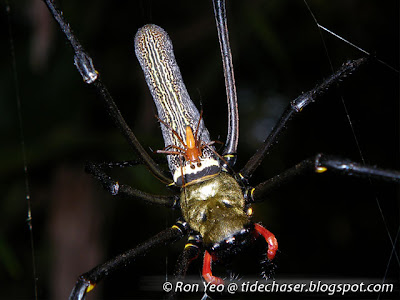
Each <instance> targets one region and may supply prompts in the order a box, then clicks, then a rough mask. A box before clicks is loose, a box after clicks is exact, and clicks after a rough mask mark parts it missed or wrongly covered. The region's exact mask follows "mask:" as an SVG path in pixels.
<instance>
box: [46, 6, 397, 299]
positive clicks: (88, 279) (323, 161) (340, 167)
mask: <svg viewBox="0 0 400 300" xmlns="http://www.w3.org/2000/svg"><path fill="white" fill-rule="evenodd" d="M48 3H49V4H50V3H51V1H48ZM218 7H219V5H217V14H216V15H217V16H218V15H219V13H218V11H219V10H218ZM220 14H221V15H220V18H219V19H218V17H217V24H219V23H221V22H225V19H226V18H225V17H224V16H223V13H222V12H221V13H220ZM53 15H55V16H56V15H57V12H56V11H53ZM64 28H65V27H64ZM223 28H224V25H222V26H219V27H218V30H219V33H220V34H224V33H225V31H224V30H223ZM67 37H68V38H72V37H73V36H72V35H71V34H69V33H67ZM222 45H223V46H225V47H229V45H228V44H227V43H226V42H223V43H222ZM222 51H225V53H228V52H229V50H228V48H227V49H226V50H222ZM76 57H77V59H76V65H77V66H79V67H80V71H81V74H82V75H83V76H86V79H85V81H86V82H87V83H90V84H93V85H94V86H96V88H97V89H98V91H99V93H100V94H102V96H104V97H105V100H106V102H107V104H108V105H109V109H110V114H111V115H112V117H113V118H114V120H115V122H116V123H117V125H118V126H119V127H120V129H121V130H122V132H123V133H124V135H125V137H126V138H127V139H128V141H129V143H130V144H131V146H132V147H133V149H134V150H135V151H136V152H137V153H138V155H139V157H140V158H141V159H142V160H143V162H144V163H145V164H146V165H147V166H148V167H149V168H150V169H151V170H152V172H153V174H155V176H156V177H158V178H159V179H161V180H162V181H163V182H165V183H167V184H171V183H172V182H171V180H170V179H169V178H168V177H167V176H166V175H165V174H164V172H163V171H162V170H160V169H159V168H158V166H157V165H156V164H155V163H154V161H153V160H152V159H151V158H149V157H148V156H147V155H146V154H145V151H144V150H143V149H142V148H141V146H140V144H139V143H138V141H137V140H136V139H135V138H134V136H133V135H132V133H131V132H130V130H129V129H128V128H127V127H126V125H125V123H124V121H123V120H122V119H121V118H122V117H121V116H120V114H119V111H118V109H117V108H116V106H115V104H114V102H112V99H111V98H110V97H109V95H108V92H106V90H105V89H104V86H103V84H102V83H101V82H100V81H99V79H98V77H97V73H96V72H94V71H93V70H94V68H93V69H91V68H92V66H90V60H89V58H88V57H87V56H86V53H85V52H83V50H82V49H79V47H78V48H77V49H76ZM363 62H364V61H363V60H358V61H354V62H350V63H348V64H346V65H344V67H343V68H342V69H341V70H340V71H338V72H337V73H336V74H335V75H336V77H335V76H333V77H331V78H330V79H328V80H327V81H325V82H324V84H326V87H329V86H330V85H331V83H329V80H332V82H334V83H336V82H337V81H338V80H339V79H341V78H343V77H345V76H346V75H347V74H349V73H350V72H352V71H354V70H356V69H357V68H358V67H359V65H360V64H362V63H363ZM229 68H231V66H230V64H229V62H227V63H226V66H225V70H227V69H229ZM228 74H229V72H228ZM228 77H229V76H228ZM228 83H229V84H231V87H233V86H234V82H233V81H231V80H228ZM229 84H228V86H229ZM326 87H317V88H316V89H314V90H313V91H312V96H310V94H308V95H307V94H305V95H303V96H302V97H301V98H299V99H297V100H295V102H293V105H292V108H290V109H288V110H287V111H286V112H285V113H284V115H283V118H282V119H281V120H280V121H279V123H278V125H277V126H276V127H275V130H274V131H273V132H272V134H271V135H270V137H269V139H267V143H265V144H264V145H263V146H262V147H261V148H260V150H259V151H258V154H256V155H255V156H253V157H252V158H251V159H250V161H249V162H248V163H247V164H246V165H245V166H244V167H243V168H242V170H241V171H240V172H238V173H234V172H233V171H232V169H233V167H234V165H235V160H236V146H237V140H238V134H237V132H236V128H237V124H236V123H235V122H236V121H237V120H238V117H237V115H235V109H234V108H231V109H230V121H231V122H230V123H229V133H228V138H227V142H226V146H225V148H224V150H223V152H222V154H221V157H219V156H217V155H215V153H214V151H212V150H211V149H208V147H205V149H204V150H210V152H212V154H209V157H213V158H214V159H215V160H217V161H218V165H219V167H220V169H219V170H218V172H217V173H218V174H219V173H221V174H225V173H228V174H230V176H232V178H234V179H235V181H237V182H238V183H239V187H240V188H241V190H242V192H241V193H242V197H243V199H244V201H245V202H246V205H242V206H241V208H242V210H243V211H244V212H245V209H247V208H248V206H247V204H251V203H252V202H256V201H258V200H261V199H264V197H265V195H266V194H267V193H268V192H270V191H271V190H273V189H274V188H275V187H277V186H278V185H280V184H282V183H283V182H284V181H286V180H287V179H289V178H292V177H294V176H296V175H299V174H302V172H303V171H305V170H306V169H314V170H315V171H317V172H318V173H323V172H326V171H327V170H337V171H339V172H344V173H345V174H349V173H354V174H353V175H360V176H365V175H366V176H371V177H378V178H383V177H386V178H388V179H389V180H397V181H398V178H399V174H398V173H397V172H394V171H385V170H378V169H376V168H372V167H365V166H363V165H359V164H354V163H352V162H350V161H347V160H344V159H337V158H333V157H329V156H324V155H316V156H314V157H312V158H311V159H309V160H305V161H303V162H302V163H300V164H299V165H298V166H297V167H296V168H294V169H290V170H289V171H287V172H284V173H282V175H281V176H280V177H274V178H272V179H271V180H268V181H266V182H264V183H262V184H259V185H256V186H255V188H252V187H250V186H249V185H248V182H247V181H248V179H249V178H250V176H251V174H252V173H253V172H254V170H255V168H256V167H257V166H258V164H259V163H260V162H261V160H262V159H263V156H264V154H266V152H267V151H268V150H269V149H270V146H271V145H273V144H274V142H275V138H276V137H275V136H274V134H279V133H281V132H282V130H283V129H284V127H285V126H284V125H286V124H287V122H288V120H289V119H290V117H291V115H292V114H294V113H295V112H300V111H301V110H302V108H303V107H305V106H306V105H308V104H309V103H310V102H311V101H312V97H314V96H316V95H317V94H318V93H321V94H322V93H323V92H324V91H325V89H326ZM227 90H228V92H229V93H230V94H231V95H232V96H231V97H229V96H228V99H229V100H228V103H229V104H230V106H231V107H235V105H236V103H235V101H236V100H235V95H234V94H235V91H234V90H233V89H232V88H227ZM188 106H190V104H188ZM172 109H173V108H172ZM160 118H161V119H162V120H163V118H162V117H160ZM177 118H179V117H177ZM192 118H193V120H191V119H190V118H189V119H190V120H191V121H189V124H190V125H191V127H193V128H192V129H196V131H197V128H195V126H193V125H194V124H197V122H198V120H199V117H198V116H197V119H196V117H192ZM163 122H167V121H165V119H164V120H163ZM172 123H173V122H171V124H172ZM168 124H170V123H169V122H168ZM166 127H167V126H166ZM171 127H173V125H171ZM162 130H163V133H164V135H167V136H168V135H169V134H170V132H171V130H169V128H164V127H162ZM174 130H175V131H179V130H178V129H177V128H174ZM205 130H206V129H205V127H204V125H202V127H201V129H200V132H201V133H202V134H204V132H205ZM185 138H187V136H185V135H184V134H181V139H185ZM204 139H206V138H204V136H203V135H202V136H201V141H203V142H205V143H206V144H209V143H210V141H209V140H208V141H207V140H204ZM166 146H167V147H168V146H170V147H172V146H176V147H179V146H177V142H176V141H175V142H174V143H171V142H170V141H168V142H167V141H166ZM180 148H181V149H182V147H180ZM181 149H179V151H181ZM171 154H173V155H175V157H173V156H172V157H171V156H169V158H168V159H169V166H170V169H171V171H172V172H175V171H177V172H178V174H179V172H181V173H183V174H184V179H183V180H181V183H180V184H179V181H178V180H175V182H176V183H177V185H178V186H179V185H182V182H183V185H184V187H183V188H182V196H181V197H180V202H181V206H182V202H184V201H186V200H183V199H187V198H185V197H187V196H186V195H185V194H188V193H191V192H192V191H191V189H192V187H193V186H195V184H197V182H203V179H204V178H203V175H204V174H202V175H201V176H199V177H196V180H195V181H196V183H193V185H191V184H189V183H191V179H190V178H186V175H187V174H188V173H189V169H188V170H184V171H183V170H182V169H183V167H184V165H185V163H186V159H183V160H182V157H181V156H182V155H179V154H177V153H171ZM200 156H201V157H203V156H204V158H205V155H204V153H202V155H200ZM178 158H179V159H178ZM211 166H212V167H213V168H215V167H216V164H211ZM190 168H191V167H190ZM88 171H89V173H92V174H93V175H94V176H95V177H96V178H98V179H99V180H100V181H101V182H102V184H103V185H104V187H105V188H106V189H107V190H109V191H110V192H111V193H113V194H126V195H130V196H132V197H135V198H142V199H143V200H146V201H150V202H156V203H158V204H162V205H165V206H171V207H172V206H174V207H176V205H177V203H178V202H179V199H178V198H176V197H164V196H159V197H156V196H151V195H149V194H146V193H142V192H140V191H138V190H135V189H132V188H130V187H128V186H125V185H121V184H117V183H116V181H114V180H112V179H111V178H110V177H108V175H106V174H105V173H104V172H103V170H102V168H101V166H99V165H96V164H91V165H89V166H88ZM202 171H203V169H202ZM213 175H216V171H215V170H211V171H210V172H209V173H207V176H210V177H213ZM176 178H179V175H177V176H176ZM207 178H209V177H207ZM210 180H211V179H210ZM206 181H208V180H205V179H204V182H206ZM228 206H229V205H227V207H228ZM246 211H247V210H246ZM199 216H200V217H201V219H204V220H207V219H209V216H207V215H205V216H204V214H202V213H200V214H199ZM188 219H189V220H188ZM187 221H189V222H187ZM187 223H190V218H189V217H186V218H185V220H184V221H183V223H179V224H177V225H174V226H173V227H172V228H171V229H168V230H167V231H165V232H164V233H163V234H162V235H161V236H160V235H158V236H156V237H155V238H153V239H151V240H149V241H148V242H145V243H144V244H143V246H142V248H135V250H134V251H133V252H129V254H128V255H131V256H132V258H133V257H136V256H137V255H139V254H142V252H143V251H144V252H147V250H148V249H149V248H151V247H153V246H155V245H157V244H160V243H161V244H163V243H165V242H166V241H169V240H170V239H171V240H173V239H176V238H178V237H180V236H181V235H186V234H189V232H191V228H190V224H187ZM248 224H249V226H250V227H247V225H248ZM251 224H252V223H250V222H249V223H246V224H244V223H243V224H242V225H243V226H242V227H243V229H245V233H246V234H247V233H248V234H249V235H250V236H251V235H252V234H253V235H255V236H256V235H257V233H258V234H262V233H265V232H263V231H262V230H261V229H260V228H259V227H258V225H257V224H256V225H251ZM244 225H246V226H244ZM191 227H193V225H192V226H191ZM228 227H229V225H228ZM238 231H239V230H237V229H235V232H238ZM265 235H266V240H268V239H271V238H272V236H270V235H268V234H267V233H266V234H265ZM208 237H209V236H208V235H207V234H203V236H202V237H199V236H198V235H197V234H194V233H193V235H192V241H191V242H190V245H192V246H189V247H186V248H185V249H187V250H185V252H184V253H185V254H184V255H183V256H182V258H183V259H184V260H185V259H186V260H187V261H186V262H187V263H183V264H180V266H181V267H180V268H178V270H177V272H176V275H177V276H178V277H179V276H183V275H184V273H185V272H186V267H187V265H188V262H189V260H190V256H196V255H197V252H198V251H199V249H200V248H202V246H203V245H202V241H201V238H203V239H204V238H206V239H207V238H208ZM232 237H234V238H235V239H236V240H239V241H240V238H239V237H238V236H237V235H236V234H233V233H228V234H227V235H226V236H225V237H224V238H223V239H222V240H221V239H220V240H219V241H218V242H216V243H213V244H212V245H211V244H209V243H208V244H207V243H204V246H206V247H208V251H209V253H210V255H206V260H209V259H210V256H211V255H214V259H222V258H224V257H225V256H226V255H227V254H225V251H222V254H218V253H217V252H218V251H217V250H216V249H215V248H214V249H211V248H213V247H214V245H216V246H220V245H221V244H222V241H224V240H226V241H229V242H228V243H227V244H229V246H232V247H236V246H237V245H235V244H234V243H232ZM251 238H253V236H252V237H251ZM244 241H245V242H246V244H247V243H248V241H247V240H246V239H244ZM208 242H209V241H208ZM275 246H276V245H275V242H274V241H270V249H271V248H272V249H273V248H274V247H275ZM275 250H276V249H275ZM191 252H195V253H191ZM226 252H234V250H233V249H230V248H229V249H228V250H226ZM270 258H273V255H271V256H270ZM120 259H121V257H119V259H118V258H117V260H114V261H112V263H111V264H108V265H103V266H101V267H100V268H97V269H95V270H94V271H91V272H88V273H87V274H85V275H84V276H83V277H82V278H81V279H80V281H79V282H78V284H77V286H76V288H75V290H74V291H73V293H72V295H71V296H72V298H79V297H82V296H84V294H85V293H86V291H87V289H90V288H91V287H92V286H93V285H94V284H95V283H97V281H98V280H100V279H101V278H102V277H104V275H105V274H106V273H107V274H108V273H109V272H111V271H112V270H114V269H118V268H119V267H120V264H121V263H122V264H125V262H126V261H125V258H123V260H120ZM206 267H207V266H206ZM204 273H205V278H206V280H207V276H208V277H210V276H212V275H211V271H210V270H209V268H208V267H207V268H205V270H204ZM208 280H210V279H208ZM212 280H213V279H211V281H212ZM216 281H217V282H219V281H218V280H216Z"/></svg>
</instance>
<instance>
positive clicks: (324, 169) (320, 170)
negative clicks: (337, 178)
mask: <svg viewBox="0 0 400 300" xmlns="http://www.w3.org/2000/svg"><path fill="white" fill-rule="evenodd" d="M327 170H328V169H327V168H326V167H317V169H316V170H315V172H317V173H324V172H325V171H327Z"/></svg>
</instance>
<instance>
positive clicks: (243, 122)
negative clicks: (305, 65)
mask: <svg viewBox="0 0 400 300" xmlns="http://www.w3.org/2000/svg"><path fill="white" fill-rule="evenodd" d="M177 56H178V55H177ZM103 75H104V74H103ZM318 77H320V76H318ZM221 102H224V101H221ZM242 123H244V122H242ZM242 137H243V135H242ZM327 152H328V151H327ZM303 158H304V156H303ZM297 161H299V160H296V161H293V162H294V163H295V162H297ZM289 165H290V164H289Z"/></svg>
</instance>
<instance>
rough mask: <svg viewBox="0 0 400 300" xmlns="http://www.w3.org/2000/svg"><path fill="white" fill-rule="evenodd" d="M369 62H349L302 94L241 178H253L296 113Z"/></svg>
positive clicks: (279, 122) (364, 59) (249, 162)
mask: <svg viewBox="0 0 400 300" xmlns="http://www.w3.org/2000/svg"><path fill="white" fill-rule="evenodd" d="M366 61H367V59H366V58H360V59H357V60H352V61H347V62H346V63H344V64H343V65H342V66H341V68H340V69H339V70H338V71H336V72H335V73H334V74H332V75H331V76H330V77H328V78H327V79H326V80H324V81H323V82H322V83H321V84H318V85H317V86H316V87H314V88H313V89H312V90H310V91H308V92H307V93H304V94H302V95H301V96H299V97H297V98H296V99H295V100H293V101H292V102H290V104H289V105H288V107H287V108H286V109H285V111H284V112H283V114H282V115H281V117H280V119H279V121H278V122H277V124H276V125H275V127H274V128H273V129H272V131H271V133H270V134H269V135H268V137H267V138H266V139H265V141H264V143H263V144H262V145H261V147H260V148H258V150H257V152H256V153H255V154H254V155H253V156H252V157H251V158H250V159H249V161H248V162H247V163H246V165H245V166H244V167H243V168H242V170H241V171H240V174H241V176H243V178H244V179H248V178H250V177H251V175H252V174H253V172H254V171H255V170H256V168H257V167H258V166H259V165H260V163H261V162H262V160H263V159H264V157H265V155H266V154H267V153H268V151H269V150H270V148H271V147H272V146H273V145H274V144H275V143H276V142H277V141H278V137H279V136H280V134H281V133H282V132H284V130H285V129H286V127H287V124H288V123H289V121H290V120H291V119H292V117H293V115H294V114H295V113H299V112H301V111H302V110H303V108H304V107H306V106H307V105H308V104H310V103H312V102H314V101H315V100H317V99H318V98H319V97H320V96H322V95H323V94H324V93H325V92H326V91H327V90H328V89H329V88H330V87H331V86H332V85H334V84H337V83H338V82H339V81H340V80H342V79H344V78H345V77H346V76H348V75H349V74H351V73H352V72H354V71H355V70H357V69H358V68H359V67H360V66H361V65H362V64H364V63H365V62H366Z"/></svg>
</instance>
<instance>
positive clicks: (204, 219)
mask: <svg viewBox="0 0 400 300" xmlns="http://www.w3.org/2000/svg"><path fill="white" fill-rule="evenodd" d="M201 221H202V222H205V221H207V215H206V213H204V212H203V213H201Z"/></svg>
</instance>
